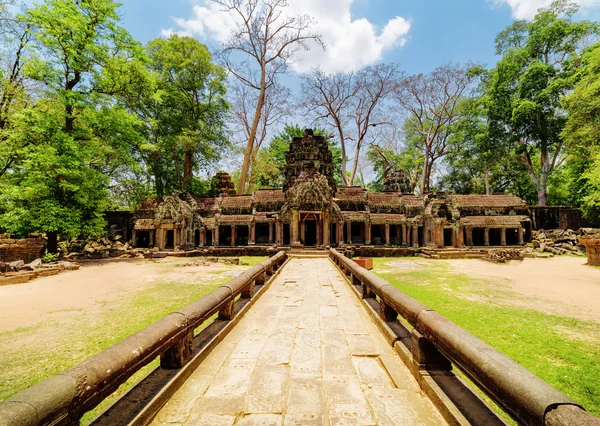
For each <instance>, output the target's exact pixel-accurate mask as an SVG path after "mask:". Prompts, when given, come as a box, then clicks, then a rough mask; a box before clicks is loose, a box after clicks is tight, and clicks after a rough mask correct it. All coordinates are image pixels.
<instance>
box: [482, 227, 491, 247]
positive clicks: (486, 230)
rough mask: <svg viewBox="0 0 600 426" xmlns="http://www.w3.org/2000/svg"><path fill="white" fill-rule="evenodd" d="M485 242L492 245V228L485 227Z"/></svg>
mask: <svg viewBox="0 0 600 426" xmlns="http://www.w3.org/2000/svg"><path fill="white" fill-rule="evenodd" d="M483 243H484V244H485V245H486V246H489V245H490V228H485V230H484V231H483Z"/></svg>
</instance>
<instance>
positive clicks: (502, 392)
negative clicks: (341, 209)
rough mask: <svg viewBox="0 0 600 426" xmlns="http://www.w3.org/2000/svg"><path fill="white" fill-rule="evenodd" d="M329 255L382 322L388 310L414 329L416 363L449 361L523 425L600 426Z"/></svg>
mask: <svg viewBox="0 0 600 426" xmlns="http://www.w3.org/2000/svg"><path fill="white" fill-rule="evenodd" d="M330 255H331V258H332V260H333V261H334V262H335V263H336V264H337V265H338V266H339V267H340V269H342V271H344V273H346V275H349V277H350V282H351V283H352V284H354V285H359V284H360V286H361V294H362V295H363V298H365V297H369V296H372V295H377V297H378V298H379V303H380V309H379V312H380V315H382V314H383V315H385V316H386V317H388V318H382V320H383V321H389V320H390V318H389V312H390V311H392V312H394V313H395V317H397V315H398V314H399V315H400V316H401V317H403V318H404V319H405V320H406V321H407V322H408V323H409V324H410V325H411V326H412V327H413V331H412V333H413V348H412V357H413V361H414V363H415V365H423V364H427V361H428V360H430V362H432V363H435V364H437V365H440V364H444V362H443V361H445V360H447V361H448V365H449V364H450V362H451V363H452V364H454V365H456V366H457V367H458V368H459V369H460V370H461V371H462V372H464V373H465V374H466V375H467V376H468V377H469V379H471V380H472V381H473V382H474V383H475V384H476V385H477V386H478V387H479V388H480V389H481V390H482V391H483V392H484V393H485V394H486V395H487V396H489V397H490V398H491V399H492V400H493V401H494V402H495V403H496V404H498V405H499V406H500V407H501V408H502V409H503V410H504V411H505V412H506V413H507V414H509V415H510V416H511V417H512V418H513V419H514V420H515V421H517V422H518V423H519V424H522V425H532V426H533V425H540V426H567V425H569V426H574V425H578V426H579V425H581V426H583V425H586V426H600V419H599V418H597V417H595V416H593V415H592V414H589V413H587V412H586V411H585V410H584V409H583V407H581V406H580V405H578V404H577V403H576V402H574V401H572V400H571V399H570V398H569V397H567V396H566V395H564V394H563V393H561V392H559V391H558V390H557V389H555V388H554V387H552V386H551V385H550V384H548V383H546V382H545V381H543V380H542V379H540V378H539V377H537V376H536V375H534V374H533V373H531V372H530V371H529V370H527V369H526V368H524V367H522V366H521V365H519V364H517V363H516V362H514V361H513V360H512V359H510V358H509V357H508V356H506V355H504V354H502V353H501V352H499V351H497V350H496V349H494V348H493V347H491V346H490V345H488V344H487V343H485V342H483V341H482V340H480V339H478V338H477V337H475V336H474V335H472V334H471V333H469V332H468V331H466V330H465V329H463V328H461V327H459V326H458V325H456V324H454V323H453V322H451V321H450V320H448V319H447V318H445V317H444V316H442V315H440V314H439V313H437V312H436V311H434V310H432V309H429V308H428V307H427V306H425V305H423V304H422V303H420V302H419V301H417V300H415V299H413V298H412V297H410V296H408V295H406V294H404V293H403V292H402V291H400V290H398V289H397V288H395V287H394V286H392V285H391V284H390V283H388V282H387V281H385V280H384V279H382V278H380V277H378V276H377V275H375V274H373V273H372V272H370V271H368V270H366V269H364V268H363V267H361V266H359V265H358V264H357V263H355V262H354V261H353V260H351V259H349V258H347V257H346V256H344V255H343V254H341V253H340V252H338V251H337V250H335V249H332V250H331V251H330ZM422 340H424V342H423V341H422ZM427 351H428V352H429V353H424V352H427ZM440 360H442V362H440Z"/></svg>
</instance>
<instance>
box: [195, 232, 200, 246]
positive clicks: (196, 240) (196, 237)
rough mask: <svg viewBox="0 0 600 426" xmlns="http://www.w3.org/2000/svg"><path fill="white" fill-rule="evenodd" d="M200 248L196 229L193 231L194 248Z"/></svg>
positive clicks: (198, 234) (198, 233)
mask: <svg viewBox="0 0 600 426" xmlns="http://www.w3.org/2000/svg"><path fill="white" fill-rule="evenodd" d="M199 246H200V230H199V229H196V230H195V231H194V247H199Z"/></svg>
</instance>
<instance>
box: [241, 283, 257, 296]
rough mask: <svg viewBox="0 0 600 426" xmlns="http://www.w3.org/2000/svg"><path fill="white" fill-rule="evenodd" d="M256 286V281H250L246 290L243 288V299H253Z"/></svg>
mask: <svg viewBox="0 0 600 426" xmlns="http://www.w3.org/2000/svg"><path fill="white" fill-rule="evenodd" d="M254 286H255V282H254V281H250V283H249V284H248V286H247V287H246V288H245V289H244V290H242V295H241V296H242V299H252V298H253V297H254Z"/></svg>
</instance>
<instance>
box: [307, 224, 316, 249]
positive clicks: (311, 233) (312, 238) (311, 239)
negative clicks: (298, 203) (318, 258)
mask: <svg viewBox="0 0 600 426" xmlns="http://www.w3.org/2000/svg"><path fill="white" fill-rule="evenodd" d="M304 245H305V246H316V245H317V221H316V220H306V221H305V222H304Z"/></svg>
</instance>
